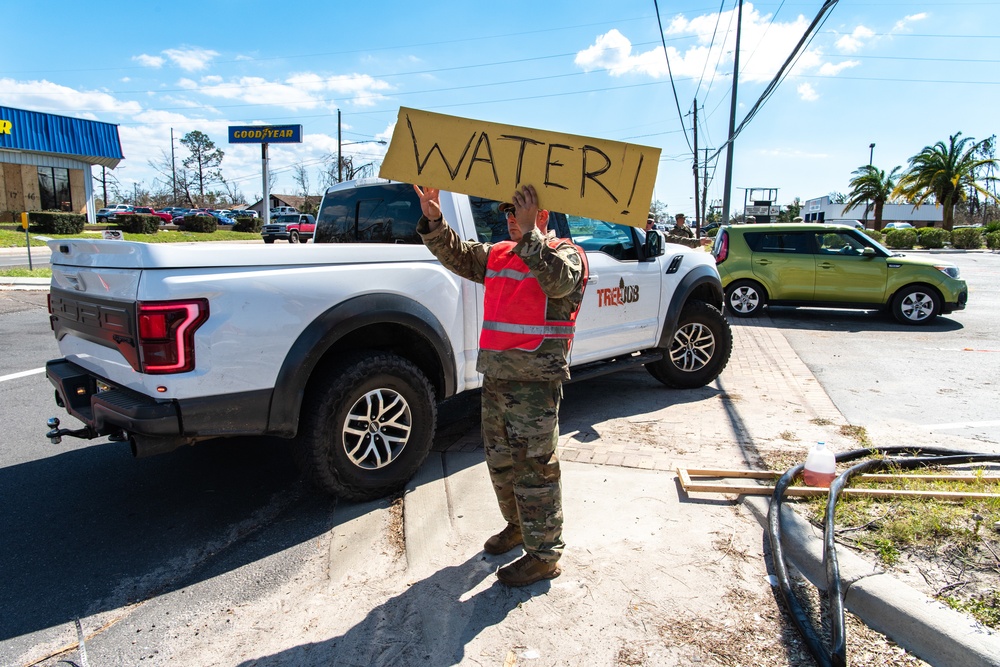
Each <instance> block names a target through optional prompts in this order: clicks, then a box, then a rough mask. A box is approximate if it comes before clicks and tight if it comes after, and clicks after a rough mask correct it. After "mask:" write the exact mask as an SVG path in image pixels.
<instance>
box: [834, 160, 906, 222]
mask: <svg viewBox="0 0 1000 667" xmlns="http://www.w3.org/2000/svg"><path fill="white" fill-rule="evenodd" d="M900 169H902V167H893V169H892V171H891V172H889V174H888V176H887V175H886V173H885V172H884V171H882V170H881V169H879V168H878V167H873V166H871V165H870V164H866V165H865V166H863V167H858V168H857V169H855V170H854V171H853V172H851V173H852V174H853V175H854V178H852V179H851V183H850V186H851V191H850V192H849V193H848V194H847V201H846V202H845V206H844V210H843V211H842V214H843V213H847V212H848V211H849V210H851V209H852V208H854V207H855V206H858V205H859V204H861V203H862V202H863V203H864V204H865V219H866V220H867V219H868V211H870V210H872V208H874V210H875V231H878V230H880V229H882V207H883V206H885V203H886V202H887V201H891V200H892V194H893V190H895V189H896V179H897V178H899V170H900Z"/></svg>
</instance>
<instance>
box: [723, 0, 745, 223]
mask: <svg viewBox="0 0 1000 667" xmlns="http://www.w3.org/2000/svg"><path fill="white" fill-rule="evenodd" d="M742 24H743V0H739V12H738V13H737V15H736V50H735V51H734V52H733V92H732V99H731V100H730V101H729V136H728V137H727V143H726V184H725V186H724V188H725V189H724V191H723V193H722V224H728V222H729V204H730V201H731V196H730V195H731V192H732V189H733V143H734V140H733V133H735V132H736V84H737V80H738V79H739V75H740V28H741V26H742Z"/></svg>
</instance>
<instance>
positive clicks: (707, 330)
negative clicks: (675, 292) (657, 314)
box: [646, 301, 733, 389]
mask: <svg viewBox="0 0 1000 667" xmlns="http://www.w3.org/2000/svg"><path fill="white" fill-rule="evenodd" d="M732 351H733V332H732V329H730V327H729V322H728V321H726V318H725V316H724V315H723V314H722V312H721V311H720V310H719V309H718V308H716V307H715V306H713V305H711V304H708V303H705V302H704V301H691V302H690V303H688V304H687V305H686V306H684V310H682V311H681V317H680V320H679V321H678V323H677V331H676V332H675V333H674V337H673V339H672V340H671V341H670V347H669V348H668V349H665V350H663V352H664V355H663V359H660V360H659V361H654V362H652V363H649V364H646V370H647V371H649V374H650V375H652V376H653V377H654V378H656V379H657V380H659V381H660V382H662V383H663V384H665V385H667V386H668V387H673V388H675V389H693V388H695V387H704V386H705V385H707V384H708V383H709V382H712V381H713V380H715V378H717V377H719V374H720V373H721V372H722V369H724V368H725V367H726V364H727V363H729V355H730V354H732Z"/></svg>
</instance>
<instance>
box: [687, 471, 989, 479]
mask: <svg viewBox="0 0 1000 667" xmlns="http://www.w3.org/2000/svg"><path fill="white" fill-rule="evenodd" d="M677 470H678V471H680V470H682V468H678V469H677ZM684 470H685V472H686V474H687V476H688V477H689V478H690V477H724V478H727V479H728V478H736V479H739V478H745V479H777V478H778V477H781V476H782V475H784V474H785V473H784V472H781V471H777V470H716V469H712V468H704V469H703V468H686V469H684ZM678 474H680V473H679V472H678ZM856 479H867V480H871V481H876V482H891V481H893V480H897V479H913V480H925V481H947V482H975V481H979V480H983V481H988V482H1000V474H998V475H981V476H976V475H890V474H887V473H876V474H870V475H859V476H858V477H857V478H856Z"/></svg>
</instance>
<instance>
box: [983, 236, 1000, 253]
mask: <svg viewBox="0 0 1000 667" xmlns="http://www.w3.org/2000/svg"><path fill="white" fill-rule="evenodd" d="M986 247H987V248H989V249H990V250H1000V231H995V232H990V233H989V234H987V235H986Z"/></svg>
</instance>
